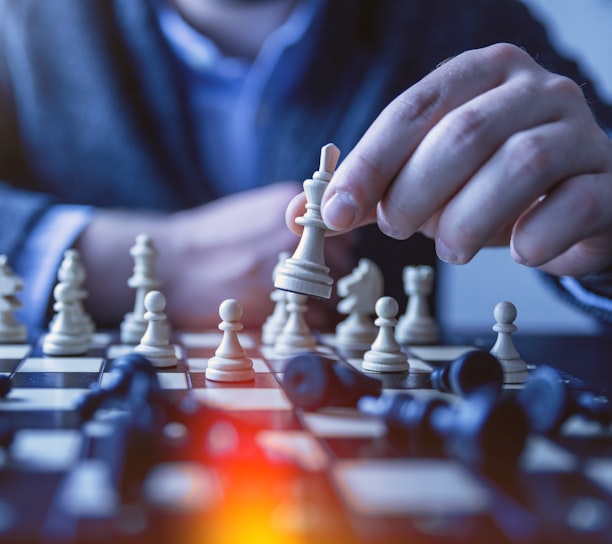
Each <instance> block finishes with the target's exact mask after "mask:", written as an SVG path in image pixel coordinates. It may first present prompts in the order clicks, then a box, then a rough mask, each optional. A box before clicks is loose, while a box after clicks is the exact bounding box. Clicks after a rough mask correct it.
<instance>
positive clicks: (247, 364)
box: [206, 299, 255, 382]
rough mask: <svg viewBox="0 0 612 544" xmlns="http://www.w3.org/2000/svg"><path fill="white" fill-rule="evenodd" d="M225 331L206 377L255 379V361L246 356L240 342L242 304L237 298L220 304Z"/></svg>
mask: <svg viewBox="0 0 612 544" xmlns="http://www.w3.org/2000/svg"><path fill="white" fill-rule="evenodd" d="M219 317H220V318H221V323H220V324H219V329H220V330H222V331H223V338H222V339H221V344H219V347H218V348H217V350H216V351H215V356H214V357H211V358H210V359H209V360H208V364H207V367H206V379H207V380H211V381H215V382H246V381H251V380H253V379H255V371H254V370H253V361H252V360H251V359H249V358H248V357H247V356H246V352H245V350H244V348H243V347H242V345H241V344H240V339H239V338H238V331H241V330H242V323H241V322H240V319H241V318H242V306H241V305H240V303H239V302H238V301H237V300H234V299H227V300H224V301H223V302H222V303H221V305H220V306H219Z"/></svg>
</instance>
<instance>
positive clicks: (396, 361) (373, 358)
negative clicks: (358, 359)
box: [362, 297, 410, 372]
mask: <svg viewBox="0 0 612 544" xmlns="http://www.w3.org/2000/svg"><path fill="white" fill-rule="evenodd" d="M398 311H399V305H398V304H397V301H396V300H395V299H394V298H392V297H382V298H380V299H379V300H378V302H377V303H376V315H377V316H378V318H377V319H376V321H375V322H374V323H375V324H376V325H377V326H378V327H379V330H378V336H377V337H376V340H374V342H373V343H372V346H371V348H370V350H369V351H366V352H365V353H364V355H363V363H362V368H363V370H369V371H372V372H408V370H410V365H409V363H408V356H407V355H406V354H405V353H404V352H403V351H402V348H401V346H400V345H399V343H398V342H397V340H396V339H395V334H394V329H395V325H396V323H397V320H396V319H395V316H396V315H397V312H398Z"/></svg>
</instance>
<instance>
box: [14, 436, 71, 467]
mask: <svg viewBox="0 0 612 544" xmlns="http://www.w3.org/2000/svg"><path fill="white" fill-rule="evenodd" d="M80 449H81V435H80V433H79V431H78V430H76V429H21V430H19V431H18V432H17V433H16V434H15V438H14V440H13V443H12V445H11V455H12V456H13V459H14V460H15V461H17V462H18V463H19V464H20V465H22V466H27V468H28V469H34V470H63V469H67V468H69V467H70V466H71V465H72V464H73V463H74V462H75V461H76V460H77V459H78V457H79V453H80Z"/></svg>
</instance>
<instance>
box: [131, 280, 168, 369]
mask: <svg viewBox="0 0 612 544" xmlns="http://www.w3.org/2000/svg"><path fill="white" fill-rule="evenodd" d="M144 306H145V309H146V312H145V314H144V318H145V319H146V321H147V329H146V331H145V333H144V335H143V336H142V338H141V340H140V344H138V345H137V346H136V347H135V348H134V351H135V352H136V353H139V354H140V355H144V356H145V357H146V358H147V359H149V360H150V361H151V363H153V365H154V366H156V367H171V366H176V364H177V359H176V352H175V350H174V346H172V345H171V344H170V334H169V328H168V324H167V322H166V314H165V313H164V310H165V309H166V298H165V297H164V295H163V294H162V293H161V292H160V291H150V292H149V293H148V294H147V296H146V297H145V299H144Z"/></svg>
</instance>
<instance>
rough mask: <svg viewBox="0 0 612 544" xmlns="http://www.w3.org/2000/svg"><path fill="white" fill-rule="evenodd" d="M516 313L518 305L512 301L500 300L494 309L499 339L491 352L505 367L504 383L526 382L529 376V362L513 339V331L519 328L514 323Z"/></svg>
mask: <svg viewBox="0 0 612 544" xmlns="http://www.w3.org/2000/svg"><path fill="white" fill-rule="evenodd" d="M516 315H517V312H516V306H514V304H512V303H511V302H500V303H499V304H497V305H496V306H495V309H494V310H493V316H494V317H495V321H496V323H495V325H493V330H494V331H495V332H496V333H497V340H496V341H495V345H494V346H493V347H492V348H491V351H490V353H491V355H495V357H497V358H498V359H499V362H500V363H501V366H502V368H503V369H504V383H525V382H526V381H527V379H528V378H529V371H528V370H527V363H525V361H523V360H522V359H521V356H520V355H519V353H518V351H517V349H516V347H515V346H514V342H513V341H512V333H513V332H515V331H516V329H517V328H516V325H514V320H515V319H516Z"/></svg>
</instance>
